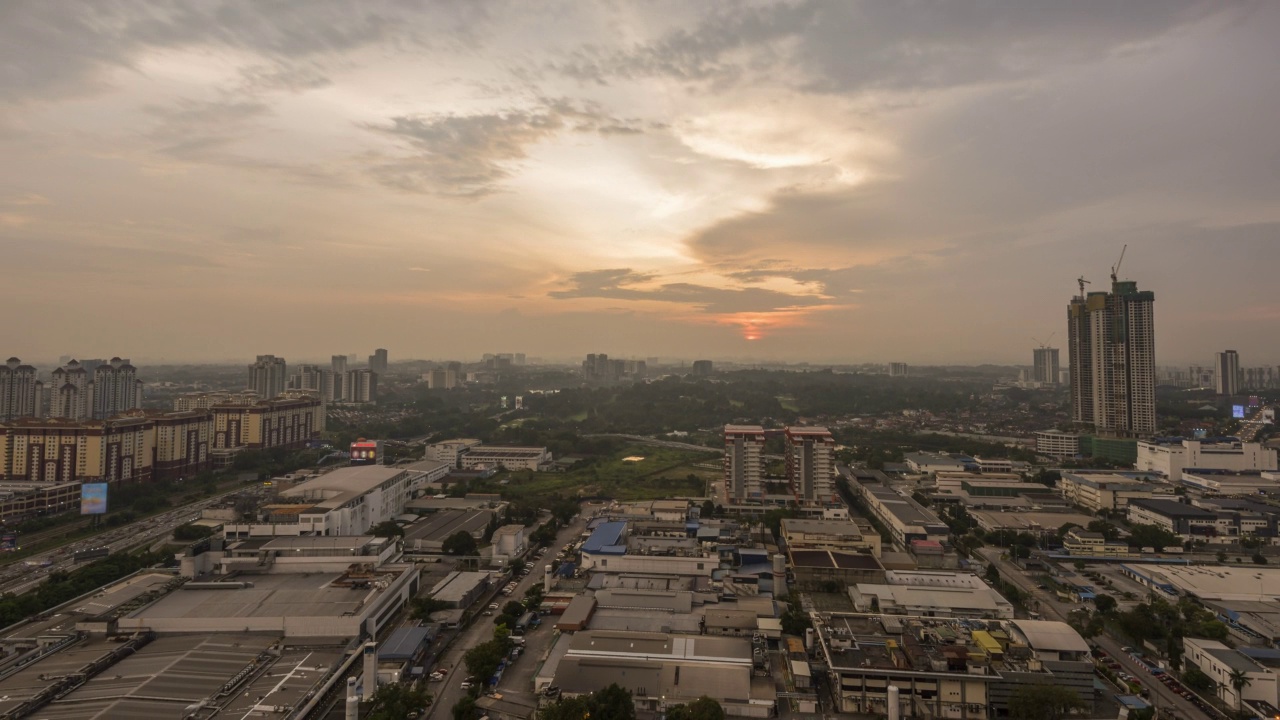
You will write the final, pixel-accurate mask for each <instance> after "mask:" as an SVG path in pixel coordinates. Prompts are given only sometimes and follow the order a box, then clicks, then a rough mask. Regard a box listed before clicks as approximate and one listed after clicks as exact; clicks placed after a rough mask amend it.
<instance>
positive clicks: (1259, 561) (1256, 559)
mask: <svg viewBox="0 0 1280 720" xmlns="http://www.w3.org/2000/svg"><path fill="white" fill-rule="evenodd" d="M1253 563H1254V564H1255V565H1266V564H1267V558H1266V557H1264V556H1263V555H1262V553H1254V554H1253Z"/></svg>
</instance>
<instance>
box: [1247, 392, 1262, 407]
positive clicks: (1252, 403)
mask: <svg viewBox="0 0 1280 720" xmlns="http://www.w3.org/2000/svg"><path fill="white" fill-rule="evenodd" d="M1261 404H1262V399H1261V398H1259V397H1258V396H1257V395H1250V396H1249V407H1251V408H1256V407H1258V406H1259V405H1261Z"/></svg>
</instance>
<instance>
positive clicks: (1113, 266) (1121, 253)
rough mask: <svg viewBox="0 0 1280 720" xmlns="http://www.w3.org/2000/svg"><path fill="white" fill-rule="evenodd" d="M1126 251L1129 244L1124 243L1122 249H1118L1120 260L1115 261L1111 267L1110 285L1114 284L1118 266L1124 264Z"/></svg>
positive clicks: (1118, 269) (1118, 270)
mask: <svg viewBox="0 0 1280 720" xmlns="http://www.w3.org/2000/svg"><path fill="white" fill-rule="evenodd" d="M1128 249H1129V244H1128V243H1125V245H1124V247H1122V248H1120V259H1119V260H1117V261H1116V264H1115V265H1112V266H1111V284H1112V285H1115V284H1116V275H1117V274H1118V273H1119V272H1120V264H1121V263H1123V262H1124V251H1125V250H1128Z"/></svg>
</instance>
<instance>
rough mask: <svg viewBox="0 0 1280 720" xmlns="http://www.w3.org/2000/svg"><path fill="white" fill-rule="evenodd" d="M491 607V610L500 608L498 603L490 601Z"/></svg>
mask: <svg viewBox="0 0 1280 720" xmlns="http://www.w3.org/2000/svg"><path fill="white" fill-rule="evenodd" d="M489 609H490V610H497V609H498V603H489Z"/></svg>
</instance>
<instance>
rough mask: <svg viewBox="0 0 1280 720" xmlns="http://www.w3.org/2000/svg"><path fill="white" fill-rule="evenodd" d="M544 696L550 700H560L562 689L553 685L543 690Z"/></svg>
mask: <svg viewBox="0 0 1280 720" xmlns="http://www.w3.org/2000/svg"><path fill="white" fill-rule="evenodd" d="M542 694H543V695H546V696H547V697H549V698H558V697H560V688H559V687H557V686H555V685H551V686H549V687H548V688H547V689H546V690H543V691H542Z"/></svg>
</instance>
